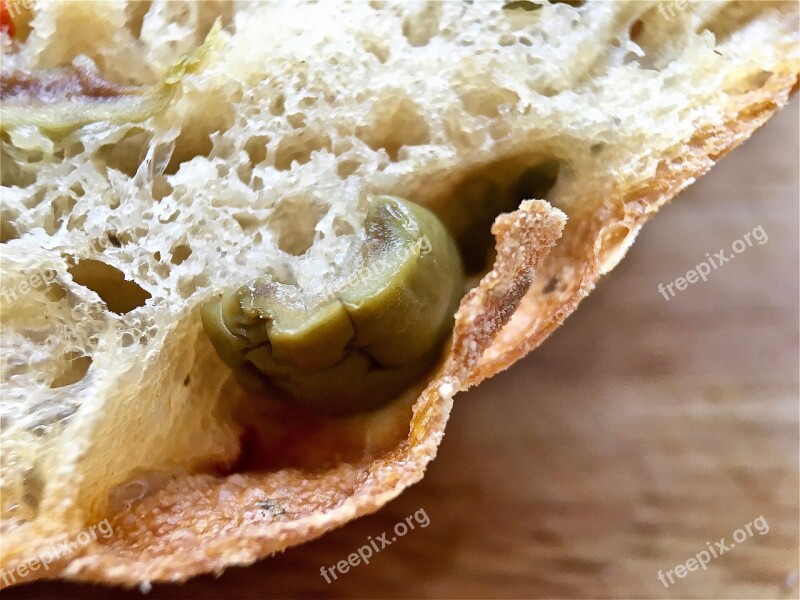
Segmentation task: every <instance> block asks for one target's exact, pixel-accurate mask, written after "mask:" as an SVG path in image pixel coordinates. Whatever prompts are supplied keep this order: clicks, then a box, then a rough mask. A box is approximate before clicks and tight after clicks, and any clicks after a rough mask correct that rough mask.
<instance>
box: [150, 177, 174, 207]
mask: <svg viewBox="0 0 800 600" xmlns="http://www.w3.org/2000/svg"><path fill="white" fill-rule="evenodd" d="M173 191H175V190H174V188H173V187H172V184H171V183H170V182H169V179H167V178H166V177H164V176H163V175H155V176H154V177H153V184H152V185H151V187H150V193H151V194H152V195H153V200H155V201H156V202H159V201H161V200H163V199H164V198H166V197H167V196H169V195H170V194H171V193H172V192H173Z"/></svg>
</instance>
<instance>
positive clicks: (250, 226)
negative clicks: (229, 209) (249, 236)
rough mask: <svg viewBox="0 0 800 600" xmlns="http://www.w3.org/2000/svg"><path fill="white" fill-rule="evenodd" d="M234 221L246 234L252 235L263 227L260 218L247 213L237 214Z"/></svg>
mask: <svg viewBox="0 0 800 600" xmlns="http://www.w3.org/2000/svg"><path fill="white" fill-rule="evenodd" d="M233 220H234V221H236V222H237V223H238V224H239V227H241V228H242V231H243V232H244V233H252V232H253V231H255V230H256V229H258V227H259V226H260V225H261V220H260V219H259V218H258V217H255V216H254V215H251V214H250V213H245V212H239V213H235V214H234V215H233Z"/></svg>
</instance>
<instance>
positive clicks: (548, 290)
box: [542, 276, 559, 294]
mask: <svg viewBox="0 0 800 600" xmlns="http://www.w3.org/2000/svg"><path fill="white" fill-rule="evenodd" d="M558 281H559V279H558V277H556V276H553V277H551V278H550V279H549V280H548V281H547V283H546V284H545V286H544V287H543V288H542V293H543V294H552V293H553V292H554V291H555V290H556V288H557V287H558Z"/></svg>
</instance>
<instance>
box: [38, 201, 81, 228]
mask: <svg viewBox="0 0 800 600" xmlns="http://www.w3.org/2000/svg"><path fill="white" fill-rule="evenodd" d="M76 203H77V200H76V199H75V198H73V197H72V196H66V195H59V196H56V197H55V198H54V199H53V201H52V202H51V203H50V215H49V216H48V217H47V218H46V219H45V222H44V230H45V231H46V232H47V234H48V235H53V234H54V233H55V232H56V231H58V230H59V229H61V227H62V226H63V225H64V221H65V220H66V219H67V218H68V217H69V216H70V215H71V214H72V209H73V208H75V204H76Z"/></svg>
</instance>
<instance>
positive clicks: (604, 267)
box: [597, 223, 639, 275]
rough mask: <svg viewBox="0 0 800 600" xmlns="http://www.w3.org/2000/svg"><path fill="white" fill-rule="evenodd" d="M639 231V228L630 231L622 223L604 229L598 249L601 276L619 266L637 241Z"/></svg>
mask: <svg viewBox="0 0 800 600" xmlns="http://www.w3.org/2000/svg"><path fill="white" fill-rule="evenodd" d="M638 231H639V229H638V228H635V229H629V228H628V227H627V226H625V225H623V224H622V223H612V224H611V225H608V226H606V227H604V228H603V231H602V232H601V233H600V243H599V246H598V249H597V256H598V263H599V266H598V270H599V271H600V274H601V275H605V274H606V273H608V272H609V271H610V270H611V269H613V268H614V267H616V266H617V264H618V263H619V261H621V260H622V257H623V256H625V253H626V252H627V251H628V248H630V246H631V244H632V243H633V241H634V239H636V234H637V233H638Z"/></svg>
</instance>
